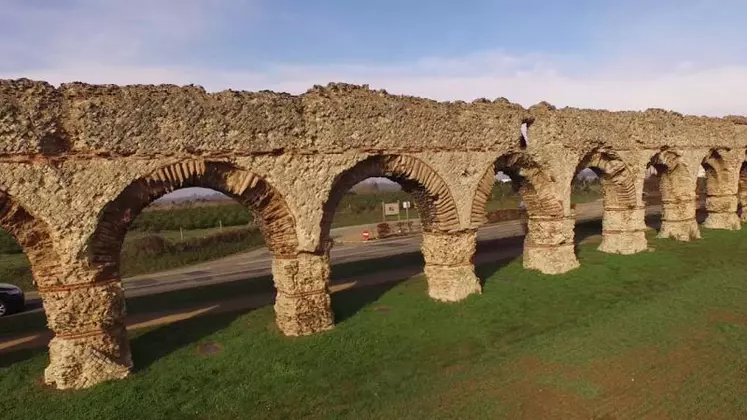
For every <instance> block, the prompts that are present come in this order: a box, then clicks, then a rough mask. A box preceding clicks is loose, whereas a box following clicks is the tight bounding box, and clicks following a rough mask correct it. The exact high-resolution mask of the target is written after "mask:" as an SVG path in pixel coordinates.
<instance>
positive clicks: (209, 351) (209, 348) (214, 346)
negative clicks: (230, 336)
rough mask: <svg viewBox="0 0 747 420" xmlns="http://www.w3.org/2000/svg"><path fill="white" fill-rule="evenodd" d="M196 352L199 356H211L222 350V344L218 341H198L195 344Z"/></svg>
mask: <svg viewBox="0 0 747 420" xmlns="http://www.w3.org/2000/svg"><path fill="white" fill-rule="evenodd" d="M196 351H197V354H199V355H200V356H212V355H215V354H218V353H221V352H223V346H221V345H220V344H218V343H213V342H209V343H200V344H198V345H197V349H196Z"/></svg>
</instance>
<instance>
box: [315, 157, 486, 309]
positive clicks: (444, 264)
mask: <svg viewBox="0 0 747 420" xmlns="http://www.w3.org/2000/svg"><path fill="white" fill-rule="evenodd" d="M371 178H386V179H387V180H389V181H391V182H393V183H396V184H398V185H399V186H400V187H401V190H402V193H403V194H404V195H403V198H406V199H407V200H408V201H409V200H411V202H412V204H413V206H412V207H413V210H414V211H413V213H415V214H414V215H415V216H416V217H417V219H418V220H417V222H415V223H414V224H413V226H412V227H409V226H408V227H407V229H406V231H405V235H404V236H401V237H400V236H398V235H392V234H391V233H395V232H396V233H399V229H400V228H397V229H396V231H395V229H392V228H387V229H384V231H388V232H384V231H382V230H381V229H378V231H377V232H369V234H370V235H371V236H370V237H368V238H363V237H362V236H360V237H359V238H360V239H361V240H365V241H369V242H370V241H371V240H372V239H375V240H377V241H379V242H378V243H382V244H385V245H384V246H385V247H386V248H387V249H388V250H391V249H396V250H397V254H399V256H398V257H396V258H405V256H406V255H410V256H412V255H413V254H414V253H416V252H417V249H418V247H420V249H421V251H422V253H423V257H424V260H425V272H426V277H427V278H428V290H429V294H430V295H431V296H432V297H434V298H435V299H439V300H459V299H461V298H463V297H464V294H469V293H472V292H474V287H475V286H476V287H478V288H479V285H478V284H477V282H476V277H475V275H474V270H473V268H472V267H471V257H472V255H468V256H467V255H466V254H469V249H465V250H463V252H462V253H463V254H465V255H456V256H454V255H455V254H456V253H455V254H452V256H453V257H454V258H452V259H451V260H448V261H447V260H444V257H445V256H444V255H443V251H445V250H443V249H441V248H442V243H441V242H442V241H443V239H444V238H446V237H448V238H452V239H454V240H455V241H459V240H461V241H462V242H464V243H465V244H466V245H465V246H466V247H467V248H469V243H470V238H471V239H472V240H474V234H473V232H466V233H464V232H458V231H459V227H460V224H459V216H458V213H457V208H456V204H455V202H454V200H453V197H452V195H451V191H449V188H448V186H447V185H446V183H445V182H444V180H443V179H442V178H441V176H439V175H438V174H437V173H436V171H434V170H433V169H432V168H431V167H429V166H428V164H427V163H425V162H424V161H422V160H420V159H418V158H415V157H413V156H407V155H377V156H372V157H369V158H366V159H364V160H362V161H360V162H358V163H357V164H355V165H354V166H353V167H351V168H350V169H348V170H346V171H344V172H342V173H341V174H339V175H338V176H337V177H336V178H335V179H334V181H333V183H332V187H331V191H330V195H329V197H328V198H327V200H326V201H325V203H324V206H323V210H324V215H323V217H322V221H321V243H322V244H327V246H330V245H331V244H332V242H333V239H334V242H337V243H339V242H341V241H340V240H339V239H337V238H332V230H331V228H332V224H333V220H334V218H335V217H336V212H338V211H339V210H340V204H341V203H343V201H344V200H345V198H346V197H350V195H349V192H350V190H351V189H352V188H353V187H354V186H356V185H358V186H360V185H361V183H362V182H364V181H366V180H368V179H371ZM374 200H376V198H375V199H374ZM384 204H386V203H381V205H382V207H381V210H380V211H381V213H380V214H381V215H382V216H381V217H382V222H381V223H379V224H378V226H379V227H380V226H384V225H387V224H390V223H387V221H386V220H385V219H386V218H387V217H389V220H393V219H395V218H398V217H400V218H401V216H399V214H400V212H401V211H402V202H391V203H389V204H390V206H384ZM386 207H391V209H390V210H389V211H387V209H386ZM387 213H388V214H389V215H387ZM411 216H413V214H411ZM393 221H394V220H393ZM400 222H401V220H400ZM395 223H396V222H395ZM395 226H396V225H395ZM366 228H367V227H366V226H363V227H358V228H356V229H353V231H354V233H353V235H356V236H357V235H361V233H362V230H364V229H366ZM368 228H369V229H370V230H373V229H376V228H375V227H374V226H373V225H372V226H369V227H368ZM413 228H414V229H413ZM387 233H389V234H387ZM418 233H420V234H422V243H421V240H420V237H419V236H418V235H417V234H418ZM460 235H461V236H464V238H462V239H455V238H457V237H461V236H460ZM343 242H344V241H343ZM453 245H454V246H455V247H456V246H457V245H456V243H454V244H453ZM354 246H356V245H354V244H350V243H347V244H346V243H343V244H340V245H339V246H336V247H335V250H334V251H333V252H331V259H332V261H333V263H334V262H335V261H336V259H337V258H338V255H339V254H338V253H337V251H338V250H342V249H345V248H351V247H354ZM368 249H370V247H369V248H368ZM472 250H474V245H472ZM340 252H342V251H340ZM403 264H404V263H403ZM407 264H408V265H409V266H413V264H417V261H407ZM397 265H401V264H397ZM467 265H469V268H464V267H466V266H467ZM455 266H460V268H458V269H457V270H456V271H459V273H456V272H455V269H454V267H455ZM413 268H415V267H413ZM336 270H337V269H336ZM465 270H466V271H465ZM338 273H339V271H338ZM333 274H334V273H333ZM413 274H415V272H413ZM343 275H344V274H343ZM398 276H401V275H400V274H398ZM335 277H338V275H337V274H335ZM447 277H448V278H447ZM457 277H462V279H461V280H456V281H455V282H457V283H465V282H466V283H469V285H468V286H465V288H461V289H459V290H455V289H454V288H448V287H447V286H448V285H445V284H444V282H447V280H449V279H450V280H454V278H457ZM473 280H474V282H473ZM453 283H454V282H452V285H453Z"/></svg>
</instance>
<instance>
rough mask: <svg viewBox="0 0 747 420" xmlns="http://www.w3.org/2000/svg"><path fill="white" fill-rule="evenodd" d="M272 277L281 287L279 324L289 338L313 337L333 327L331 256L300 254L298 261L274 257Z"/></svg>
mask: <svg viewBox="0 0 747 420" xmlns="http://www.w3.org/2000/svg"><path fill="white" fill-rule="evenodd" d="M272 276H273V278H274V279H275V286H276V287H277V297H276V298H275V314H276V322H277V325H278V328H280V330H281V331H282V332H283V333H284V334H285V335H290V336H298V335H309V334H313V333H317V332H321V331H325V330H328V329H330V328H332V326H333V324H334V315H333V314H332V308H331V306H330V298H329V291H328V282H329V257H327V256H326V255H323V256H320V255H312V254H299V255H298V256H297V257H296V258H274V259H273V260H272Z"/></svg>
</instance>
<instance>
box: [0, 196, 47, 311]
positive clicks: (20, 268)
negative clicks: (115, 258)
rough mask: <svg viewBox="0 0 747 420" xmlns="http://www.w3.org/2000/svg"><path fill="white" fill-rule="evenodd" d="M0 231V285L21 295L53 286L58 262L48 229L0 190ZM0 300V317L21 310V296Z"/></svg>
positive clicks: (23, 306) (0, 298)
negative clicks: (22, 292) (14, 287)
mask: <svg viewBox="0 0 747 420" xmlns="http://www.w3.org/2000/svg"><path fill="white" fill-rule="evenodd" d="M0 228H1V230H0V261H1V262H0V264H2V265H1V266H0V283H4V284H10V285H13V286H16V287H18V288H20V289H21V290H23V291H24V293H28V292H32V291H35V290H36V291H40V292H41V291H43V290H44V289H45V287H47V286H54V284H53V283H51V282H53V281H54V280H55V279H54V276H53V272H54V268H55V264H56V263H57V262H58V261H59V259H58V257H57V254H56V252H55V249H54V247H53V246H52V239H51V237H50V233H49V228H48V226H47V225H46V223H44V222H42V221H40V220H39V219H38V218H36V217H34V216H32V215H31V214H30V213H29V212H27V211H26V210H25V209H24V208H23V207H22V206H20V205H19V204H18V203H17V202H16V201H15V200H13V199H12V198H11V197H10V196H9V195H8V194H7V193H5V192H4V191H0ZM50 283H51V284H50ZM8 289H10V288H8ZM0 300H5V301H3V302H2V303H0V316H8V315H11V314H12V313H18V312H20V311H22V310H23V309H25V298H24V297H23V296H8V297H6V298H3V297H0Z"/></svg>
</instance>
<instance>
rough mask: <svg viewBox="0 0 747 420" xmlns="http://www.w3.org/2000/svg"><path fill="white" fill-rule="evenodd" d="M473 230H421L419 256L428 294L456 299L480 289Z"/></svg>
mask: <svg viewBox="0 0 747 420" xmlns="http://www.w3.org/2000/svg"><path fill="white" fill-rule="evenodd" d="M476 248H477V231H476V230H464V231H460V232H448V233H447V232H423V245H422V251H423V258H424V259H425V276H426V278H427V280H428V295H429V296H430V297H432V298H433V299H436V300H440V301H443V302H456V301H460V300H462V299H465V298H466V297H467V296H469V295H471V294H474V293H480V292H481V287H480V280H479V279H478V278H477V275H476V274H475V265H474V263H473V258H474V256H475V249H476Z"/></svg>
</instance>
